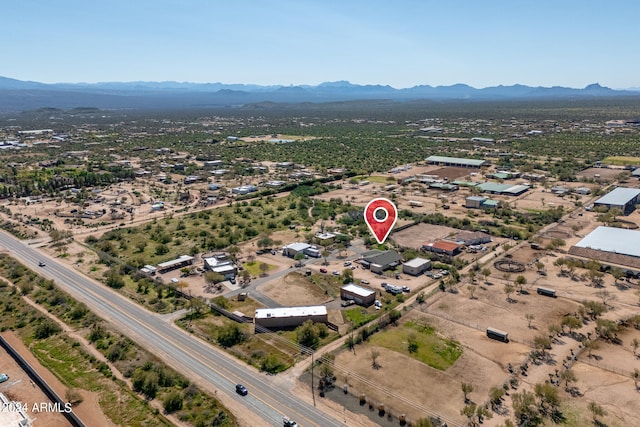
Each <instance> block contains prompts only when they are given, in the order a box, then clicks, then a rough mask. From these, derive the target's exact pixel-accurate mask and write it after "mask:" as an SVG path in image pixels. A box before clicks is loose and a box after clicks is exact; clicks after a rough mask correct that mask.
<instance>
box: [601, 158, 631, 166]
mask: <svg viewBox="0 0 640 427" xmlns="http://www.w3.org/2000/svg"><path fill="white" fill-rule="evenodd" d="M602 163H604V164H607V165H616V166H628V165H638V164H640V157H633V156H609V157H606V158H604V159H603V160H602Z"/></svg>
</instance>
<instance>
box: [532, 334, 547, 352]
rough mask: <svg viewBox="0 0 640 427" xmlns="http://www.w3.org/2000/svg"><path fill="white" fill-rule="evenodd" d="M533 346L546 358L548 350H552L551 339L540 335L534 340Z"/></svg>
mask: <svg viewBox="0 0 640 427" xmlns="http://www.w3.org/2000/svg"><path fill="white" fill-rule="evenodd" d="M533 345H534V346H535V348H536V349H538V350H540V351H541V352H542V355H543V356H544V355H545V354H546V351H547V349H550V348H551V338H549V337H548V336H546V335H538V336H536V337H535V338H534V339H533Z"/></svg>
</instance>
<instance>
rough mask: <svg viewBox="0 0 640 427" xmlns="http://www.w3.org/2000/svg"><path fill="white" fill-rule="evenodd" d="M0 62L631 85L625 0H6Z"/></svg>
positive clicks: (632, 9) (375, 80)
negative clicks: (606, 0)
mask: <svg viewBox="0 0 640 427" xmlns="http://www.w3.org/2000/svg"><path fill="white" fill-rule="evenodd" d="M0 16H2V20H1V22H2V25H0V47H1V50H0V52H1V54H0V75H2V76H5V77H11V78H16V79H20V80H34V81H40V82H46V83H52V82H106V81H140V80H144V81H165V80H173V81H188V82H222V83H254V84H263V85H270V84H278V85H289V84H293V85H297V84H312V85H315V84H319V83H321V82H324V81H336V80H349V81H350V82H352V83H356V84H388V85H391V86H393V87H395V88H403V87H411V86H414V85H419V84H429V85H433V86H437V85H450V84H455V83H466V84H469V85H471V86H474V87H477V88H482V87H487V86H495V85H499V84H504V85H511V84H516V83H521V84H526V85H531V86H554V85H557V86H568V87H576V88H577V87H584V86H586V85H588V84H590V83H595V82H598V83H600V84H601V85H603V86H608V87H612V88H616V89H621V88H630V87H640V55H638V42H640V24H638V22H639V17H640V1H637V0H611V1H608V2H605V1H592V0H580V1H578V0H531V1H519V0H512V1H502V0H466V1H463V0H437V1H433V0H394V1H392V0H384V1H383V0H263V1H260V0H254V1H243V0H225V1H220V0H152V1H143V0H126V1H123V0H104V1H100V0H57V1H48V0H4V1H3V2H2V12H1V15H0Z"/></svg>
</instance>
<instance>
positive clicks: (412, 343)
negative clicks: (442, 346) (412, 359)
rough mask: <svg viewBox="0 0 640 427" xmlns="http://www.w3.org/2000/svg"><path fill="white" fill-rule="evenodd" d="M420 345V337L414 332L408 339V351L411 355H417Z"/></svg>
mask: <svg viewBox="0 0 640 427" xmlns="http://www.w3.org/2000/svg"><path fill="white" fill-rule="evenodd" d="M419 345H420V343H419V342H418V336H417V334H416V333H415V332H412V333H410V334H409V336H408V337H407V349H408V350H409V353H415V352H417V351H418V347H419Z"/></svg>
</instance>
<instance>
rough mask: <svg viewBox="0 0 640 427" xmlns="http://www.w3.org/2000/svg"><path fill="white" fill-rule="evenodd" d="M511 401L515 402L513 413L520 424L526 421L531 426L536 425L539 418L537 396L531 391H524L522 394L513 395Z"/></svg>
mask: <svg viewBox="0 0 640 427" xmlns="http://www.w3.org/2000/svg"><path fill="white" fill-rule="evenodd" d="M511 400H512V401H513V412H514V415H515V416H516V419H517V420H518V422H519V423H522V422H525V421H526V422H529V423H531V424H530V425H535V422H536V420H538V418H539V413H538V405H537V403H536V396H535V395H534V394H533V393H531V392H530V391H527V390H523V391H522V392H521V393H513V394H512V395H511ZM527 425H529V424H527Z"/></svg>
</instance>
